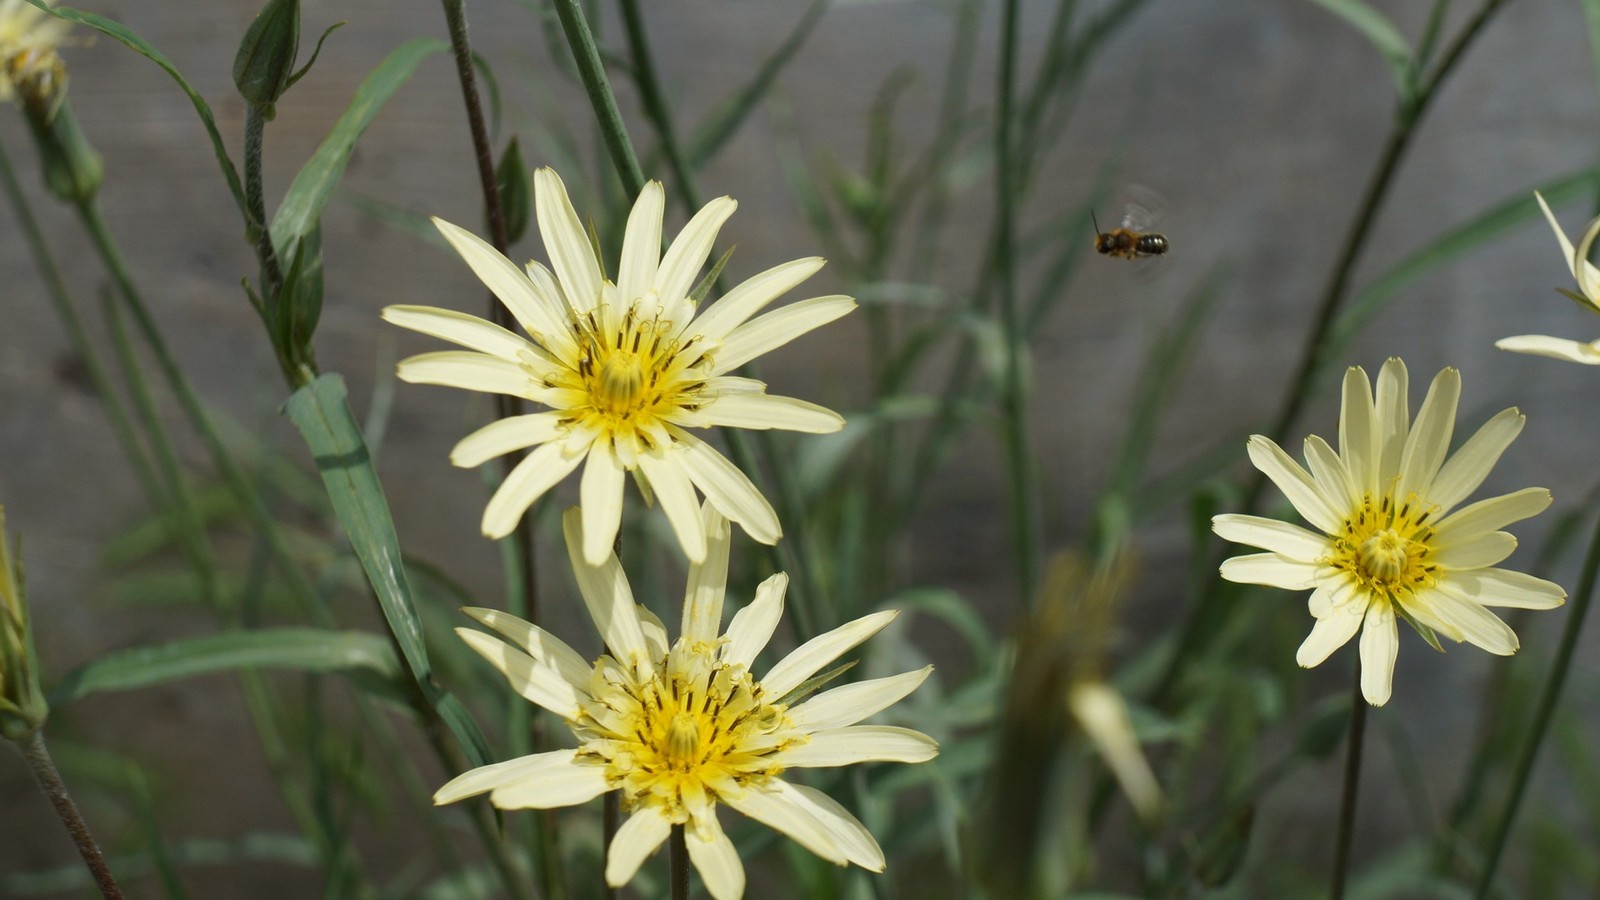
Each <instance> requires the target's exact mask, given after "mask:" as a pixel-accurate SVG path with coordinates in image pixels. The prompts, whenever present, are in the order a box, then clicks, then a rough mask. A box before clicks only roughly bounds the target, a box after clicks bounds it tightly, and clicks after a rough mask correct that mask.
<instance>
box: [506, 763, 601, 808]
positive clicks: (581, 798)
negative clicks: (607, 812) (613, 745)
mask: <svg viewBox="0 0 1600 900" xmlns="http://www.w3.org/2000/svg"><path fill="white" fill-rule="evenodd" d="M557 752H560V753H566V754H572V753H575V752H576V751H574V750H564V751H557ZM609 790H611V784H610V782H609V781H608V780H607V779H606V769H605V766H597V765H588V764H578V763H572V764H569V765H565V766H561V767H559V768H558V767H555V766H552V767H551V768H550V769H548V770H546V771H541V772H538V773H536V774H534V775H530V776H528V777H526V778H523V779H521V780H519V781H516V782H513V783H511V784H507V785H503V786H501V787H497V788H495V789H494V790H493V791H492V792H491V793H490V794H489V802H490V803H493V804H494V805H495V806H497V807H499V808H500V809H559V808H561V807H563V806H577V805H578V804H580V803H588V802H589V801H590V800H593V799H594V798H596V797H598V796H600V795H601V794H604V793H605V792H606V791H609Z"/></svg>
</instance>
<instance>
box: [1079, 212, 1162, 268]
mask: <svg viewBox="0 0 1600 900" xmlns="http://www.w3.org/2000/svg"><path fill="white" fill-rule="evenodd" d="M1089 221H1090V222H1092V223H1093V224H1094V252H1096V253H1099V254H1101V255H1102V256H1115V257H1118V258H1120V259H1144V258H1147V257H1151V256H1161V255H1162V254H1164V253H1166V252H1167V250H1168V249H1169V245H1168V243H1167V236H1166V235H1164V234H1159V233H1157V232H1154V231H1151V230H1150V228H1151V225H1152V224H1153V221H1154V216H1153V214H1152V213H1151V212H1150V210H1149V209H1147V208H1146V207H1144V206H1141V205H1139V204H1137V203H1129V204H1128V208H1127V211H1126V212H1125V213H1124V214H1123V216H1122V224H1121V225H1119V226H1118V227H1116V228H1113V229H1111V230H1110V231H1101V230H1100V223H1099V221H1097V220H1096V219H1095V216H1094V210H1090V211H1089Z"/></svg>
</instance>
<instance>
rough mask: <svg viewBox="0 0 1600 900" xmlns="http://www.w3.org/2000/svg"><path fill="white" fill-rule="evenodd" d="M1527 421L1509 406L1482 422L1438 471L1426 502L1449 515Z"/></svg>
mask: <svg viewBox="0 0 1600 900" xmlns="http://www.w3.org/2000/svg"><path fill="white" fill-rule="evenodd" d="M1527 421H1528V417H1527V416H1524V415H1523V414H1522V413H1521V412H1519V411H1517V409H1516V408H1515V407H1513V408H1511V409H1504V410H1501V411H1500V412H1499V413H1498V414H1496V415H1495V416H1494V417H1492V418H1491V419H1489V421H1487V422H1485V423H1483V427H1481V428H1479V429H1478V430H1477V431H1476V432H1474V433H1473V435H1472V437H1470V438H1467V441H1466V443H1464V444H1462V445H1461V449H1459V450H1457V451H1456V452H1455V453H1454V454H1453V455H1452V456H1451V457H1450V459H1449V460H1448V461H1447V462H1446V463H1445V464H1444V468H1442V469H1440V470H1439V475H1438V477H1437V478H1435V479H1434V480H1433V488H1432V489H1431V490H1430V491H1429V492H1428V499H1429V500H1430V501H1432V502H1434V503H1437V504H1439V508H1440V509H1441V510H1442V511H1444V512H1449V511H1450V510H1451V509H1453V508H1455V505H1456V504H1457V503H1460V502H1461V501H1463V500H1465V499H1467V497H1468V496H1469V495H1471V494H1472V492H1473V491H1475V490H1477V489H1478V486H1479V485H1481V484H1483V480H1484V479H1485V478H1487V477H1488V476H1489V470H1490V469H1493V468H1494V464H1495V463H1497V462H1499V461H1500V456H1501V454H1503V453H1505V452H1506V448H1507V447H1509V446H1511V442H1512V441H1514V440H1516V439H1517V435H1519V434H1521V433H1522V426H1523V425H1524V424H1525V423H1526V422H1527Z"/></svg>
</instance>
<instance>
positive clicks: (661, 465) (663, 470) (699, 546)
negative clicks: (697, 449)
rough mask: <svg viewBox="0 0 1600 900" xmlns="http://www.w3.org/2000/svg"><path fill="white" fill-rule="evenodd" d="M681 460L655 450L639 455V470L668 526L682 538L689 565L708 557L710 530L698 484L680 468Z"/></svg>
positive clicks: (680, 543)
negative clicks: (703, 517)
mask: <svg viewBox="0 0 1600 900" xmlns="http://www.w3.org/2000/svg"><path fill="white" fill-rule="evenodd" d="M680 462H681V460H679V459H678V457H677V455H676V454H674V453H672V452H671V451H670V450H652V451H648V452H644V453H640V454H639V468H641V469H643V470H644V477H645V479H646V480H647V481H649V482H650V490H651V492H652V493H654V494H655V495H656V500H657V501H659V502H660V504H661V511H662V512H663V513H665V514H666V516H667V523H668V524H670V525H671V526H672V532H673V533H674V534H676V535H677V536H678V546H680V547H682V548H683V554H684V555H685V556H687V557H689V562H691V563H695V562H699V561H700V560H703V559H705V556H706V530H705V525H704V523H703V522H702V521H701V520H700V501H699V499H697V498H696V497H695V494H694V482H692V481H690V480H689V476H688V474H687V473H686V472H685V471H684V469H683V466H682V465H680Z"/></svg>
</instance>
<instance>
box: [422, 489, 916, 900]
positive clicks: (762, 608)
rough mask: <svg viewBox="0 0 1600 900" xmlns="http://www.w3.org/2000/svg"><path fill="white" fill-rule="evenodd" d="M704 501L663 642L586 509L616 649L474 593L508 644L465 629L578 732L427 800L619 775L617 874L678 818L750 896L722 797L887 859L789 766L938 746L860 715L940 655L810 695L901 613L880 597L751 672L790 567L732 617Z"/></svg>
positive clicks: (875, 864)
mask: <svg viewBox="0 0 1600 900" xmlns="http://www.w3.org/2000/svg"><path fill="white" fill-rule="evenodd" d="M701 515H702V526H703V528H704V530H705V533H706V535H707V537H708V542H707V550H706V557H705V561H704V562H703V563H700V564H697V565H694V566H691V567H690V570H689V584H688V588H687V591H686V592H685V596H684V602H683V624H682V633H681V634H680V635H679V637H678V639H677V640H676V641H674V642H672V643H670V644H669V643H668V639H667V632H666V629H665V627H663V625H662V624H661V622H660V620H658V619H657V618H656V617H655V616H654V615H652V614H651V613H650V612H649V611H648V610H646V609H645V608H644V607H642V606H639V605H637V604H635V602H634V599H633V593H632V591H631V589H630V588H629V586H628V580H627V577H626V576H625V575H624V574H623V571H622V566H621V565H620V564H619V563H618V562H617V558H616V556H615V555H611V554H607V557H606V559H605V561H604V563H603V564H602V565H600V566H598V567H595V566H590V565H588V564H587V563H586V562H585V561H584V559H583V554H582V547H583V546H584V529H585V528H586V527H587V522H586V521H585V519H584V517H583V516H581V515H580V514H579V512H578V510H576V509H570V510H568V511H567V514H566V517H565V519H564V520H563V524H564V526H565V530H566V539H567V551H568V555H569V556H570V557H571V561H572V568H573V572H574V573H575V574H576V575H577V579H578V588H579V590H580V591H581V592H582V594H583V602H584V604H585V605H586V606H587V607H588V610H589V614H590V616H591V617H592V618H593V619H594V622H595V625H596V627H597V628H598V629H599V630H600V634H601V637H602V638H603V639H604V640H605V645H606V648H607V649H608V650H609V651H610V653H609V654H608V655H605V656H602V657H600V659H599V660H597V661H596V662H595V663H593V664H592V665H591V664H590V663H588V662H586V661H584V659H583V658H582V657H581V656H579V655H578V653H577V652H576V651H574V650H572V649H571V648H570V647H568V646H567V645H566V644H565V643H563V642H562V641H561V640H559V639H557V638H556V637H554V636H553V635H551V634H550V633H549V632H546V631H544V630H543V629H541V628H538V627H537V626H534V625H531V624H529V623H527V622H524V621H523V620H521V619H519V618H516V617H515V616H511V615H509V614H507V613H503V612H498V611H496V610H490V609H468V610H466V612H467V614H468V615H471V616H472V617H473V618H475V619H477V620H478V621H480V622H482V623H483V624H485V625H487V626H489V627H490V628H493V629H494V630H496V631H498V632H499V633H500V634H501V635H502V636H504V637H505V638H507V639H509V641H510V643H507V642H506V641H502V640H500V639H498V638H496V637H493V636H490V635H488V634H485V633H483V632H480V631H473V630H471V629H466V628H462V629H458V633H459V634H460V635H461V638H462V639H463V640H465V641H466V642H467V643H468V644H469V645H471V647H472V649H474V650H476V651H477V652H478V653H480V654H482V655H483V656H484V658H486V659H488V660H489V661H490V662H491V663H493V664H494V665H495V667H496V668H498V669H499V670H500V671H501V672H503V673H504V674H505V676H506V678H507V679H508V680H509V681H510V682H511V686H512V687H513V688H514V689H515V690H516V691H517V692H518V693H519V694H521V695H522V696H523V697H525V698H527V699H528V700H530V701H532V702H534V703H536V704H538V705H539V706H542V707H544V708H545V709H547V710H550V711H551V712H553V713H555V714H556V715H558V716H560V717H561V718H563V719H564V720H566V723H567V727H568V728H569V729H571V731H572V734H573V736H574V737H575V738H576V739H577V746H576V747H574V748H572V749H566V750H552V751H549V752H546V753H535V754H533V755H531V756H524V757H521V758H519V759H513V760H509V761H507V762H502V763H496V764H493V765H489V766H484V767H482V768H478V769H473V770H472V771H470V772H467V773H465V774H463V775H461V776H459V777H457V778H455V779H453V780H451V781H450V782H449V783H448V784H446V785H445V786H444V787H442V788H440V789H439V791H438V792H437V793H436V794H434V797H433V799H434V802H435V803H452V802H455V801H457V800H461V799H464V798H466V797H472V796H475V795H477V794H482V793H485V792H488V793H489V800H490V802H491V803H493V804H494V805H495V806H498V807H500V808H502V809H529V808H532V809H549V808H553V807H561V806H573V805H576V804H579V803H583V802H586V801H588V800H591V799H593V798H595V797H598V796H600V795H601V794H603V793H606V792H607V791H613V790H620V791H621V792H622V808H623V810H624V811H625V812H626V813H627V814H628V819H627V820H626V821H625V822H624V823H623V824H622V827H620V828H619V829H617V833H616V836H615V837H614V838H613V839H612V841H611V849H610V855H609V863H608V864H607V867H606V873H605V875H606V881H607V883H608V884H611V885H613V886H618V887H620V886H621V885H624V884H626V883H627V882H628V881H629V880H630V879H632V878H633V875H634V873H635V872H636V871H638V869H639V865H640V864H641V863H642V862H643V861H644V859H645V858H646V857H648V856H649V855H650V854H651V853H653V852H654V851H655V850H656V848H657V847H659V846H660V845H661V843H662V842H663V841H664V840H666V838H667V835H668V832H669V831H670V830H671V828H672V826H674V825H683V826H685V834H686V841H687V844H688V849H689V858H690V860H691V861H692V862H693V863H694V866H695V868H696V869H698V870H699V871H700V875H701V878H702V879H703V880H704V881H705V884H706V889H707V890H708V891H709V892H710V893H711V895H712V896H713V897H716V898H718V900H728V898H736V897H739V896H741V895H742V894H743V892H744V866H743V864H742V863H741V862H740V860H739V855H738V853H737V852H736V851H735V850H734V847H733V843H732V842H731V841H730V840H729V839H728V837H727V835H726V834H725V833H724V832H723V830H722V826H721V824H719V823H718V821H717V807H718V805H727V806H730V807H732V808H733V809H735V810H738V811H739V812H741V813H744V814H745V815H747V816H749V817H750V818H752V819H755V820H756V821H758V822H762V823H764V824H766V825H769V826H771V827H773V828H776V829H777V830H779V831H781V832H783V833H784V834H786V835H788V836H789V837H791V838H793V839H794V840H795V841H797V842H799V843H800V844H801V845H802V846H804V847H805V848H806V849H808V850H810V851H811V852H813V853H815V854H817V855H818V856H821V857H822V858H824V859H827V860H829V861H830V862H833V863H835V864H837V865H846V864H849V863H855V864H856V865H859V866H861V867H863V868H866V869H870V870H872V871H874V872H880V871H882V870H883V867H884V857H883V851H882V850H881V849H880V848H879V847H878V844H877V842H876V841H875V840H873V838H872V835H871V834H870V833H869V832H868V831H867V829H866V828H865V827H864V826H863V825H862V824H861V823H860V822H859V821H857V820H856V818H855V817H854V816H852V815H851V814H850V813H849V812H848V811H846V810H845V808H844V807H843V806H841V805H839V804H838V803H837V802H836V801H834V800H833V799H831V798H830V797H828V795H826V794H824V793H822V792H821V791H818V790H816V789H814V788H811V787H807V786H805V785H801V784H795V783H793V782H790V781H788V780H785V779H784V778H782V777H780V776H782V775H783V774H784V773H785V772H786V770H789V769H798V768H811V767H834V766H846V765H852V764H855V763H862V762H873V761H879V762H907V763H915V762H923V761H925V760H928V759H932V758H933V757H934V756H935V755H937V753H938V745H937V744H936V743H935V742H934V740H933V739H932V738H930V737H928V736H927V735H925V734H922V733H921V732H918V731H913V730H911V729H909V728H899V727H893V726H887V725H859V724H856V723H858V722H860V721H861V720H863V719H865V718H867V717H868V716H871V715H873V714H875V713H877V712H879V711H881V710H884V709H886V708H888V707H889V706H891V705H893V704H894V703H896V702H898V701H899V700H900V699H901V698H902V697H905V696H906V695H907V694H909V693H911V692H912V691H913V690H915V689H916V688H917V686H918V685H920V684H921V683H922V682H923V680H924V679H926V678H927V677H928V673H929V672H930V671H931V670H932V667H931V666H930V667H927V668H923V669H918V670H916V671H912V672H906V673H904V674H901V675H895V676H891V677H888V678H877V679H872V680H868V681H860V682H856V683H854V684H847V685H844V686H841V687H836V688H832V689H831V690H826V691H823V692H822V693H818V694H815V695H808V694H809V687H810V686H808V685H807V680H808V679H810V678H812V676H814V675H816V674H817V673H818V672H820V671H822V670H823V668H824V667H826V666H827V665H828V664H829V663H831V662H833V661H834V660H835V659H837V658H838V657H839V656H840V655H841V654H843V653H845V652H846V651H848V650H850V649H851V648H853V647H855V646H856V645H858V644H860V643H861V642H862V641H865V640H866V639H867V638H869V637H871V636H872V635H873V634H875V633H877V632H878V630H879V629H881V628H883V627H884V626H885V625H887V624H889V622H890V621H892V620H893V619H894V617H895V615H896V614H895V612H894V611H885V612H878V613H874V614H872V615H869V616H865V617H863V618H860V619H856V620H855V621H853V622H849V623H847V624H845V625H841V626H840V627H838V628H835V629H834V630H832V631H830V632H828V633H826V634H823V635H821V636H819V637H816V638H813V639H812V640H810V641H807V642H806V643H804V644H801V645H800V646H799V647H798V648H796V649H795V650H794V652H792V653H790V654H789V655H788V656H785V657H784V658H783V660H782V661H780V662H779V663H778V664H776V665H774V666H773V667H772V668H770V669H768V670H767V672H766V674H764V675H763V676H762V677H760V678H756V677H755V676H754V675H753V674H752V671H751V667H752V666H754V665H755V660H756V656H757V655H759V654H760V653H761V651H762V649H763V648H765V647H766V645H767V642H768V640H769V639H770V638H771V637H772V634H773V632H774V631H775V630H776V629H777V627H778V621H779V619H780V617H781V616H782V614H783V594H784V589H785V587H787V585H788V578H787V577H786V576H785V575H783V574H782V573H779V574H777V575H774V576H772V577H771V578H768V579H767V580H766V581H765V582H763V583H762V584H761V586H760V587H759V588H757V589H756V596H755V599H754V600H753V601H752V602H751V603H750V605H748V606H746V607H744V608H743V609H741V610H739V611H738V612H737V613H736V614H735V615H734V616H733V619H732V621H730V622H729V623H728V627H727V629H726V630H725V631H723V630H722V611H723V610H722V607H723V595H724V592H725V590H726V586H727V577H728V544H729V529H728V523H727V520H725V519H723V518H722V516H721V515H720V514H718V513H717V511H716V510H715V508H713V507H712V506H711V505H710V504H707V505H706V506H705V507H704V508H703V510H702V511H701ZM719 632H720V633H719ZM791 695H795V696H791Z"/></svg>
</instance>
